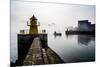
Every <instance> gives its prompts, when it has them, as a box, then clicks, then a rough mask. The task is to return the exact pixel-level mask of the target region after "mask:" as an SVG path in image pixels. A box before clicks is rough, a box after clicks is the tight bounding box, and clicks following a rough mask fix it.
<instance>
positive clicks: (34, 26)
mask: <svg viewBox="0 0 100 67" xmlns="http://www.w3.org/2000/svg"><path fill="white" fill-rule="evenodd" d="M27 26H29V27H30V28H29V34H38V26H39V25H38V24H37V18H36V17H35V16H34V15H33V16H32V17H31V18H30V23H29V24H28V22H27Z"/></svg>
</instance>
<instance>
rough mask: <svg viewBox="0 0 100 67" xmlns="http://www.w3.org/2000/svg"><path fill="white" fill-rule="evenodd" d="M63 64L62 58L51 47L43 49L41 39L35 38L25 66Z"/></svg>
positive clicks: (24, 63)
mask: <svg viewBox="0 0 100 67" xmlns="http://www.w3.org/2000/svg"><path fill="white" fill-rule="evenodd" d="M56 63H63V61H62V60H61V58H60V57H59V56H58V55H57V54H56V53H55V52H54V51H53V50H51V49H50V48H49V47H48V48H47V49H44V48H42V46H41V41H40V38H39V37H36V38H34V40H33V42H32V45H31V47H30V49H29V51H28V54H27V56H26V58H25V60H24V62H23V65H24V66H26V65H43V64H56Z"/></svg>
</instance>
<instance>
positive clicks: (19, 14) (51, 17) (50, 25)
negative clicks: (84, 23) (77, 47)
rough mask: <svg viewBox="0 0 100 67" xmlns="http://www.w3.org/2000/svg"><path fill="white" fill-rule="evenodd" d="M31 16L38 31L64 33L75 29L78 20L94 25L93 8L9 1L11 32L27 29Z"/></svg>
mask: <svg viewBox="0 0 100 67" xmlns="http://www.w3.org/2000/svg"><path fill="white" fill-rule="evenodd" d="M33 15H34V16H35V17H36V18H37V19H38V22H40V27H39V30H42V29H46V30H47V31H55V30H56V31H62V30H63V31H65V30H66V28H67V27H70V26H73V27H77V24H78V20H89V21H90V22H91V23H95V6H94V5H78V4H76V5H75V4H57V3H55V4H54V3H42V2H22V1H11V32H16V33H18V32H19V30H21V29H29V27H28V26H27V21H29V19H30V18H31V17H32V16H33Z"/></svg>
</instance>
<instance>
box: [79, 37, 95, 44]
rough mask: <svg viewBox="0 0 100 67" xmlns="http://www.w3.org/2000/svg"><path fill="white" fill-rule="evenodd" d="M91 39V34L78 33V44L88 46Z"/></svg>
mask: <svg viewBox="0 0 100 67" xmlns="http://www.w3.org/2000/svg"><path fill="white" fill-rule="evenodd" d="M92 39H93V35H78V43H79V45H85V46H88V45H89V44H88V43H89V42H90V41H91V40H92Z"/></svg>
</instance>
